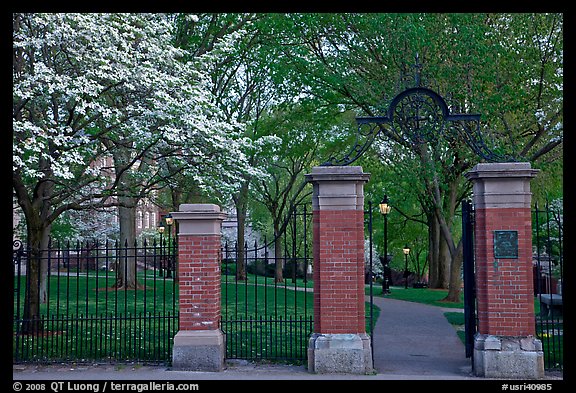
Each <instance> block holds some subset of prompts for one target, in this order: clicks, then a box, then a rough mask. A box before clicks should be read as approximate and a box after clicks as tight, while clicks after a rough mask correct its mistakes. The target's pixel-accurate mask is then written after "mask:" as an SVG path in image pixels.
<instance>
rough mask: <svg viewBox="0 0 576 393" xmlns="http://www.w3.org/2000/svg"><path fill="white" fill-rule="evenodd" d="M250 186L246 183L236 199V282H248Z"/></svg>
mask: <svg viewBox="0 0 576 393" xmlns="http://www.w3.org/2000/svg"><path fill="white" fill-rule="evenodd" d="M248 185H249V182H248V181H245V182H244V183H243V184H242V186H241V188H240V192H239V193H238V196H237V197H236V198H235V202H236V219H237V222H238V225H237V228H236V238H237V246H236V247H237V249H238V256H237V257H236V280H238V281H246V279H247V276H246V262H245V261H246V258H245V256H246V238H245V234H246V216H247V215H248Z"/></svg>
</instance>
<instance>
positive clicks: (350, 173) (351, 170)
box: [304, 166, 370, 182]
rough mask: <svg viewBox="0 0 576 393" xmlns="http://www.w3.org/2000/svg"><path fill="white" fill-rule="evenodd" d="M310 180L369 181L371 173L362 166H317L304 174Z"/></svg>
mask: <svg viewBox="0 0 576 393" xmlns="http://www.w3.org/2000/svg"><path fill="white" fill-rule="evenodd" d="M304 176H305V177H306V180H307V181H308V182H316V181H358V180H362V181H364V182H367V181H368V180H369V179H370V174H369V173H364V172H363V171H362V167H361V166H315V167H313V168H312V173H309V174H306V175H304Z"/></svg>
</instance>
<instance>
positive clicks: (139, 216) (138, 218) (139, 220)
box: [136, 210, 142, 229]
mask: <svg viewBox="0 0 576 393" xmlns="http://www.w3.org/2000/svg"><path fill="white" fill-rule="evenodd" d="M136 227H137V228H138V229H142V211H140V210H138V211H137V212H136Z"/></svg>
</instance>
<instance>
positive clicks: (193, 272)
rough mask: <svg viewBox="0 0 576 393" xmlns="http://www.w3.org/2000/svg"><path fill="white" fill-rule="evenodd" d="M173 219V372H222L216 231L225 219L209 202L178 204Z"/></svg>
mask: <svg viewBox="0 0 576 393" xmlns="http://www.w3.org/2000/svg"><path fill="white" fill-rule="evenodd" d="M171 214H172V217H174V219H175V220H176V221H178V291H179V307H180V318H179V319H180V324H179V329H178V332H177V333H176V336H175V337H174V347H173V350H172V367H173V368H174V369H175V370H190V371H222V370H223V369H224V360H225V359H224V358H225V354H226V348H225V338H224V334H223V332H222V331H221V330H220V325H219V323H220V310H221V305H220V302H221V289H220V281H221V278H220V263H221V242H220V238H221V227H222V221H223V220H224V218H225V217H226V214H225V213H222V212H221V211H220V207H219V206H217V205H213V204H182V205H180V207H179V211H177V212H171Z"/></svg>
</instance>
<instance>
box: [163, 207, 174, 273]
mask: <svg viewBox="0 0 576 393" xmlns="http://www.w3.org/2000/svg"><path fill="white" fill-rule="evenodd" d="M164 219H165V220H166V225H168V259H167V263H166V278H171V277H172V255H174V253H173V252H170V251H171V250H172V243H171V242H172V224H173V223H174V218H172V214H170V213H168V214H166V215H165V216H164Z"/></svg>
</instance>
